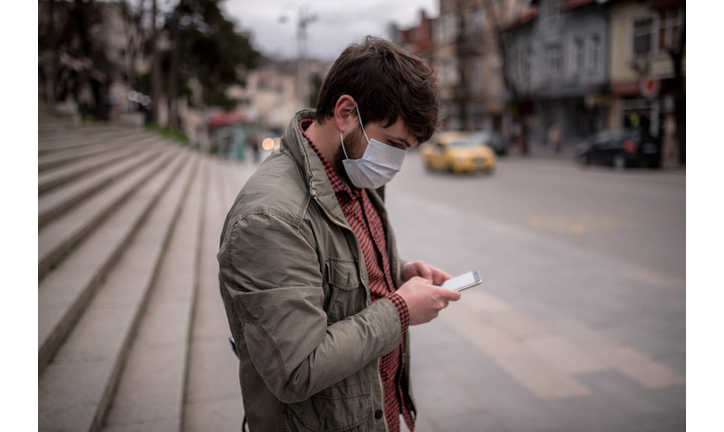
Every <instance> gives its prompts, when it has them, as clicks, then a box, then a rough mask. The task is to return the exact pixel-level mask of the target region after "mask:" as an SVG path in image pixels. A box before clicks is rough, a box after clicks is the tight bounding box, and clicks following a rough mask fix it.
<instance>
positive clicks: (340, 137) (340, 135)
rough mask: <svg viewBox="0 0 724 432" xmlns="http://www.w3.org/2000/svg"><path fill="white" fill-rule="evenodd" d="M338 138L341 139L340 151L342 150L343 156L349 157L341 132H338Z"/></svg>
mask: <svg viewBox="0 0 724 432" xmlns="http://www.w3.org/2000/svg"><path fill="white" fill-rule="evenodd" d="M339 139H340V140H341V141H342V151H343V152H344V158H345V159H349V158H348V157H347V150H345V149H344V137H343V136H342V132H340V133H339Z"/></svg>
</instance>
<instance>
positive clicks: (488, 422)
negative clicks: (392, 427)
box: [415, 414, 506, 432]
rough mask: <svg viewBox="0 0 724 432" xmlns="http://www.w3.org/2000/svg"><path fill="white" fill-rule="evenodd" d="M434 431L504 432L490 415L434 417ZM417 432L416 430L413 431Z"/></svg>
mask: <svg viewBox="0 0 724 432" xmlns="http://www.w3.org/2000/svg"><path fill="white" fill-rule="evenodd" d="M433 423H434V425H435V430H438V431H441V432H443V431H444V432H473V431H480V432H505V431H506V429H504V428H503V426H502V425H501V424H500V423H499V422H498V421H497V420H496V419H495V417H493V416H492V415H490V414H472V415H461V416H453V417H440V418H438V417H436V418H435V420H434V421H433ZM415 432H417V429H415Z"/></svg>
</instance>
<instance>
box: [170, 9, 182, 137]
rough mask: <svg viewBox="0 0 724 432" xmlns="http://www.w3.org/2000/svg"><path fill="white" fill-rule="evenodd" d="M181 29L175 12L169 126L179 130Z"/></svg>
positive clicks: (177, 14)
mask: <svg viewBox="0 0 724 432" xmlns="http://www.w3.org/2000/svg"><path fill="white" fill-rule="evenodd" d="M180 33H181V32H180V29H179V13H178V11H177V12H175V13H174V18H173V51H171V66H170V71H169V77H168V78H169V83H168V127H169V128H171V129H175V130H178V129H179V128H180V125H179V122H178V90H177V88H178V73H179V71H178V63H179V51H180V46H179V45H180V43H181V38H180Z"/></svg>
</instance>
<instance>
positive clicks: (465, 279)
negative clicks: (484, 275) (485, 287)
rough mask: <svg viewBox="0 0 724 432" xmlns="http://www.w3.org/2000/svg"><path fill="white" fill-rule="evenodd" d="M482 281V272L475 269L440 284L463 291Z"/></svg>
mask: <svg viewBox="0 0 724 432" xmlns="http://www.w3.org/2000/svg"><path fill="white" fill-rule="evenodd" d="M481 282H482V279H480V274H479V273H478V271H477V270H473V271H470V272H467V273H463V274H461V275H460V276H456V277H454V278H452V279H448V280H446V281H445V282H443V283H442V284H441V285H440V286H441V287H443V288H447V289H451V290H454V291H461V290H464V289H466V288H470V287H472V286H475V285H478V284H479V283H481Z"/></svg>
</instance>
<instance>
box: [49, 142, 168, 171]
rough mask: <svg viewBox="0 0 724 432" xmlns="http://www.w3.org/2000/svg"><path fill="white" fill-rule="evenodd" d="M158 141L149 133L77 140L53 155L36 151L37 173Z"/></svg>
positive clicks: (60, 148) (59, 148)
mask: <svg viewBox="0 0 724 432" xmlns="http://www.w3.org/2000/svg"><path fill="white" fill-rule="evenodd" d="M159 139H160V137H159V136H158V135H155V134H150V133H138V134H127V135H118V136H116V137H114V138H112V139H108V140H103V141H92V140H86V141H82V140H81V138H78V139H77V140H76V141H74V142H73V143H72V144H68V145H67V146H63V147H58V148H56V149H54V150H53V153H47V152H46V153H43V154H41V150H38V154H39V156H38V172H43V171H46V170H49V169H53V168H57V167H59V166H62V165H66V164H70V163H73V162H76V161H78V160H80V159H82V158H87V157H92V156H97V155H99V154H102V153H106V152H109V151H114V150H117V149H119V148H123V147H125V146H128V145H132V144H141V143H144V142H153V141H157V140H159Z"/></svg>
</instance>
